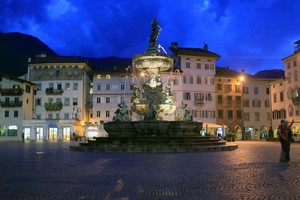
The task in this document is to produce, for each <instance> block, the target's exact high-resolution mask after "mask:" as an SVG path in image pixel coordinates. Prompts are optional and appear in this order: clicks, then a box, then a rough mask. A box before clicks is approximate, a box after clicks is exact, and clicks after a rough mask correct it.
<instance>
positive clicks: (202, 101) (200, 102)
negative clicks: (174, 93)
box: [195, 99, 204, 106]
mask: <svg viewBox="0 0 300 200" xmlns="http://www.w3.org/2000/svg"><path fill="white" fill-rule="evenodd" d="M195 104H196V106H203V105H204V100H203V99H195Z"/></svg>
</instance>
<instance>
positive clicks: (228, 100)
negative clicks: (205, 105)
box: [227, 96, 232, 104]
mask: <svg viewBox="0 0 300 200" xmlns="http://www.w3.org/2000/svg"><path fill="white" fill-rule="evenodd" d="M227 104H232V96H227Z"/></svg>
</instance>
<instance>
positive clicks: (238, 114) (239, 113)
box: [236, 110, 242, 119]
mask: <svg viewBox="0 0 300 200" xmlns="http://www.w3.org/2000/svg"><path fill="white" fill-rule="evenodd" d="M236 118H237V119H242V111H241V110H237V111H236Z"/></svg>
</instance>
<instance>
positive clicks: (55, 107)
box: [45, 102, 63, 111]
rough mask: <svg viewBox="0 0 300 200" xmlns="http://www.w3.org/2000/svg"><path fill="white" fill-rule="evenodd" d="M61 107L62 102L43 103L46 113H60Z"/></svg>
mask: <svg viewBox="0 0 300 200" xmlns="http://www.w3.org/2000/svg"><path fill="white" fill-rule="evenodd" d="M62 107H63V103H62V102H55V103H54V102H48V103H45V110H46V111H60V110H61V109H62Z"/></svg>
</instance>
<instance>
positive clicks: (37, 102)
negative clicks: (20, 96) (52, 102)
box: [35, 98, 42, 106]
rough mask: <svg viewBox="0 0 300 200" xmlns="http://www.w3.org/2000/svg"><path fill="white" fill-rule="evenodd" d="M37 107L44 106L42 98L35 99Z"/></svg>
mask: <svg viewBox="0 0 300 200" xmlns="http://www.w3.org/2000/svg"><path fill="white" fill-rule="evenodd" d="M35 105H37V106H40V105H42V99H41V98H36V99H35Z"/></svg>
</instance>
